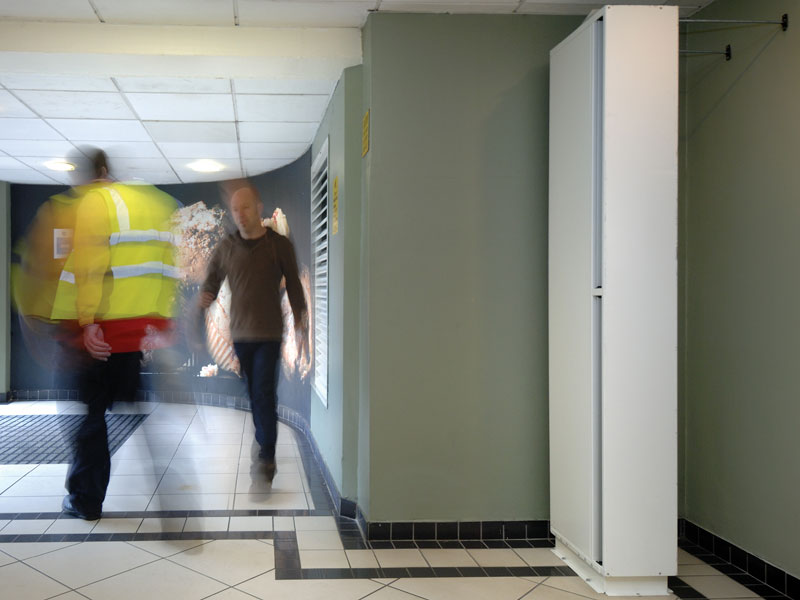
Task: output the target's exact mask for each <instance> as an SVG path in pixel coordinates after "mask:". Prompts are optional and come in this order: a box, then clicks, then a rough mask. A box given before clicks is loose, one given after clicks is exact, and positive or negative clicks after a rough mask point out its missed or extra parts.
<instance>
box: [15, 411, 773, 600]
mask: <svg viewBox="0 0 800 600" xmlns="http://www.w3.org/2000/svg"><path fill="white" fill-rule="evenodd" d="M125 409H126V411H134V412H135V411H140V412H145V411H146V412H149V413H150V416H149V417H148V419H147V420H146V421H145V422H144V423H143V424H142V426H141V427H140V428H139V430H137V432H136V433H135V434H134V435H132V436H131V438H130V439H129V440H128V442H126V444H125V445H124V446H123V447H122V448H121V449H120V450H119V452H117V454H116V455H115V456H114V457H113V459H112V463H113V474H112V479H111V484H110V486H109V496H108V498H107V500H106V503H105V505H104V514H103V518H102V519H100V520H99V521H96V522H85V521H81V520H77V519H70V518H63V516H62V515H60V514H59V513H58V511H59V509H60V502H61V498H62V496H63V494H64V489H63V483H64V475H65V473H66V465H35V464H32V465H0V490H2V493H0V600H46V599H49V598H59V599H62V600H82V599H86V598H88V599H90V600H106V599H108V600H111V599H113V600H127V599H134V598H137V599H138V598H147V599H148V600H160V599H165V600H166V599H169V600H173V599H176V600H201V599H214V600H252V599H253V598H262V599H270V600H281V599H287V600H288V599H291V600H306V599H307V600H312V599H325V600H359V599H362V598H369V599H370V600H414V599H417V600H419V599H420V598H422V599H427V600H506V599H507V600H522V599H525V600H586V599H587V598H588V599H590V600H601V598H605V596H602V595H599V594H596V593H595V592H594V591H593V590H592V589H591V588H590V587H589V586H588V585H587V584H586V583H584V582H583V581H582V580H580V579H579V578H578V577H575V576H571V573H572V572H571V570H569V569H568V568H567V567H566V566H565V565H564V563H563V562H562V561H561V559H560V558H559V557H558V556H556V554H555V553H554V552H553V551H552V550H551V549H549V548H541V547H532V544H515V546H526V547H511V545H509V544H508V543H506V542H503V541H497V542H496V543H492V542H491V541H487V542H479V541H478V542H474V543H470V542H463V543H462V542H418V543H414V542H407V543H403V542H394V543H393V544H391V543H382V544H379V543H375V544H366V543H364V542H363V540H361V538H360V536H359V535H358V532H357V528H356V526H355V524H354V522H353V521H351V520H349V519H341V518H336V517H334V516H332V511H331V509H330V503H329V500H327V499H326V498H325V497H324V493H323V490H322V489H321V486H320V477H319V474H318V469H316V468H315V466H314V465H313V464H311V463H309V456H310V454H311V453H310V451H309V449H308V445H307V442H305V440H304V439H302V438H298V437H296V436H295V434H294V432H293V431H292V430H291V429H289V428H288V427H286V426H284V425H283V424H281V427H280V432H279V453H278V455H279V459H278V470H279V474H278V475H277V477H276V479H275V482H274V484H273V486H272V489H270V488H269V487H268V486H265V485H264V483H263V481H262V480H261V479H260V477H259V475H258V473H257V472H251V460H250V440H251V439H252V425H251V424H250V419H249V415H247V414H246V413H242V412H239V411H235V410H230V409H220V408H214V407H206V406H194V405H168V404H161V405H159V404H142V405H135V406H128V407H125ZM76 410H80V408H79V406H78V405H76V404H75V403H72V402H66V401H64V402H61V401H48V402H43V401H38V402H33V403H26V402H15V403H12V404H9V405H0V414H28V413H27V412H25V411H38V412H39V414H42V411H45V412H46V411H52V412H51V414H53V413H58V412H62V411H76ZM688 549H689V550H691V551H693V552H696V553H697V549H696V548H688ZM712 558H713V557H712ZM678 559H679V564H680V566H679V573H678V577H677V578H672V579H671V580H670V583H671V585H672V586H674V587H673V590H674V591H675V593H676V594H677V596H679V597H681V598H702V597H707V598H713V599H715V600H716V599H719V600H722V599H734V598H735V599H739V598H742V599H744V598H758V597H759V595H758V594H757V593H755V592H753V590H752V589H750V588H748V587H746V585H743V584H742V583H739V582H737V581H735V580H734V579H732V578H731V577H728V576H727V575H726V574H725V573H723V572H722V570H726V569H727V568H728V567H729V566H728V567H725V566H723V565H714V566H712V565H711V564H708V563H706V562H704V561H703V560H701V559H700V558H698V557H697V556H694V555H692V554H690V553H689V552H686V551H685V550H683V549H681V550H678ZM712 562H713V561H712ZM717 567H720V568H721V569H722V570H720V568H717ZM767 595H768V594H767ZM665 598H670V599H674V598H676V596H668V597H665Z"/></svg>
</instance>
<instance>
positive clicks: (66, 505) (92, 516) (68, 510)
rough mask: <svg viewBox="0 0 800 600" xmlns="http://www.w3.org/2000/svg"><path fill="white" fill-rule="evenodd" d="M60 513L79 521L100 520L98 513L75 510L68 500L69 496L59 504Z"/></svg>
mask: <svg viewBox="0 0 800 600" xmlns="http://www.w3.org/2000/svg"><path fill="white" fill-rule="evenodd" d="M61 512H63V513H64V514H65V515H70V516H71V517H77V518H79V519H83V520H84V521H97V519H99V518H100V511H97V512H96V513H94V512H83V511H81V510H78V509H77V508H75V506H74V505H73V504H72V500H70V499H69V496H64V500H63V501H62V502H61Z"/></svg>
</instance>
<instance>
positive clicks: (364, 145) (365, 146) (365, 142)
mask: <svg viewBox="0 0 800 600" xmlns="http://www.w3.org/2000/svg"><path fill="white" fill-rule="evenodd" d="M367 152H369V111H367V112H366V113H364V121H363V123H362V131H361V157H362V158H363V157H365V156H366V155H367Z"/></svg>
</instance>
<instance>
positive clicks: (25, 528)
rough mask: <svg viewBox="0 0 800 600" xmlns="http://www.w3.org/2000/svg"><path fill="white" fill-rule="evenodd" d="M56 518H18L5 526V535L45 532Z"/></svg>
mask: <svg viewBox="0 0 800 600" xmlns="http://www.w3.org/2000/svg"><path fill="white" fill-rule="evenodd" d="M54 522H55V521H54V519H17V520H15V521H11V523H9V524H8V525H6V526H5V527H3V535H12V534H26V533H27V534H32V533H44V532H45V531H47V528H48V527H50V526H51V525H52V524H53V523H54Z"/></svg>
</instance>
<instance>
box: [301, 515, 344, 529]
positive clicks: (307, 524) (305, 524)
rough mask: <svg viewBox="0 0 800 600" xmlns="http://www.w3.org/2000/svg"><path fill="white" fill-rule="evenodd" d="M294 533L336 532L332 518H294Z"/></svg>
mask: <svg viewBox="0 0 800 600" xmlns="http://www.w3.org/2000/svg"><path fill="white" fill-rule="evenodd" d="M294 528H295V530H296V531H337V527H336V519H334V518H333V517H295V518H294Z"/></svg>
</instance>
